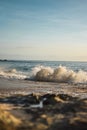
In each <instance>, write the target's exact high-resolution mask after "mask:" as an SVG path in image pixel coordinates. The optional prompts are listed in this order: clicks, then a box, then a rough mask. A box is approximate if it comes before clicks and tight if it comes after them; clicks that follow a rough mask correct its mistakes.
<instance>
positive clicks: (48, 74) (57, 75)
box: [34, 65, 87, 83]
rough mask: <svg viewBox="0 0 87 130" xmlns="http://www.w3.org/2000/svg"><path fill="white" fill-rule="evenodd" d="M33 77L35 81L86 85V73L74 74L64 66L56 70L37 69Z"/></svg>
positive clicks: (80, 71) (47, 68)
mask: <svg viewBox="0 0 87 130" xmlns="http://www.w3.org/2000/svg"><path fill="white" fill-rule="evenodd" d="M37 70H38V71H37V72H36V74H35V75H34V79H35V80H37V81H48V82H61V83H62V82H65V83H69V82H74V83H86V82H87V72H84V71H82V70H79V71H78V72H75V71H73V70H70V69H67V68H66V67H65V66H61V65H60V66H58V68H55V69H52V68H49V67H41V68H40V67H39V69H38V68H37Z"/></svg>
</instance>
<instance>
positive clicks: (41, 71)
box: [0, 60, 87, 83]
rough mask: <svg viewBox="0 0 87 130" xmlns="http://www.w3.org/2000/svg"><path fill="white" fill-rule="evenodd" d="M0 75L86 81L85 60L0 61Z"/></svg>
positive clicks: (12, 77)
mask: <svg viewBox="0 0 87 130" xmlns="http://www.w3.org/2000/svg"><path fill="white" fill-rule="evenodd" d="M0 77H3V78H9V79H10V78H11V79H29V80H31V79H33V80H39V81H51V82H80V83H87V62H74V61H72V62H71V61H12V60H10V61H0Z"/></svg>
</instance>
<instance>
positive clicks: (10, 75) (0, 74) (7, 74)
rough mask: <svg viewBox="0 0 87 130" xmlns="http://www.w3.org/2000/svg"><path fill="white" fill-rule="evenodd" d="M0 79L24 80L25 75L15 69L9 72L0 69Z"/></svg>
mask: <svg viewBox="0 0 87 130" xmlns="http://www.w3.org/2000/svg"><path fill="white" fill-rule="evenodd" d="M0 77H4V78H7V79H25V78H26V75H24V74H23V73H22V72H18V71H17V70H16V69H11V70H3V69H0Z"/></svg>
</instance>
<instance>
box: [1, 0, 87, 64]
mask: <svg viewBox="0 0 87 130" xmlns="http://www.w3.org/2000/svg"><path fill="white" fill-rule="evenodd" d="M0 58H2V59H4V58H7V59H25V60H28V59H30V60H34V59H35V60H80V61H87V0H0Z"/></svg>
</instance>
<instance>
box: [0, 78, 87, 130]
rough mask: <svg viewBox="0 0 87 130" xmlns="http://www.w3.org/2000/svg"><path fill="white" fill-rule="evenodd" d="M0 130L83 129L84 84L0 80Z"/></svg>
mask: <svg viewBox="0 0 87 130" xmlns="http://www.w3.org/2000/svg"><path fill="white" fill-rule="evenodd" d="M0 113H2V114H0V130H12V129H14V130H22V129H25V130H35V129H36V130H58V129H60V130H64V129H65V128H66V129H67V130H86V129H87V120H86V119H87V85H86V84H84V85H83V84H67V83H51V82H35V81H28V80H8V79H3V78H1V79H0Z"/></svg>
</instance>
